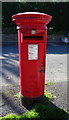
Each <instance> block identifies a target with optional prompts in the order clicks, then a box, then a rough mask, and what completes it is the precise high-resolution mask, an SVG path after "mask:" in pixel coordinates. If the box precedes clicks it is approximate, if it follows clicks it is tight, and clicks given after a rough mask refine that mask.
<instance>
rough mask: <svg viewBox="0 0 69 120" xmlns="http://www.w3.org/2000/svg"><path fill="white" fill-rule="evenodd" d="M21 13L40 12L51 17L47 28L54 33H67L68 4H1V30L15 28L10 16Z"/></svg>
mask: <svg viewBox="0 0 69 120" xmlns="http://www.w3.org/2000/svg"><path fill="white" fill-rule="evenodd" d="M21 12H41V13H46V14H49V15H52V17H53V18H52V21H51V22H50V23H49V24H48V25H47V27H48V28H49V27H53V31H54V32H58V33H59V32H61V31H63V32H68V31H69V23H68V22H69V13H68V12H69V2H3V3H2V28H3V29H5V28H6V27H7V28H9V27H10V28H11V27H14V28H15V27H16V25H15V24H14V23H13V22H12V19H11V16H12V15H14V14H17V13H21Z"/></svg>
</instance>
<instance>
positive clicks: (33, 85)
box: [20, 43, 45, 98]
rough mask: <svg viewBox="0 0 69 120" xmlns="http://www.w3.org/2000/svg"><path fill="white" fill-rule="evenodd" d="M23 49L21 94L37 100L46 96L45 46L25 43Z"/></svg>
mask: <svg viewBox="0 0 69 120" xmlns="http://www.w3.org/2000/svg"><path fill="white" fill-rule="evenodd" d="M21 47H22V48H21V50H22V51H21V56H20V59H21V60H20V61H21V63H20V64H21V67H20V70H21V71H20V74H21V75H20V76H21V82H20V83H21V93H22V95H24V96H25V97H26V96H27V97H31V98H35V97H37V96H40V95H42V94H44V79H45V44H44V43H38V44H37V43H34V44H29V43H23V44H22V46H21Z"/></svg>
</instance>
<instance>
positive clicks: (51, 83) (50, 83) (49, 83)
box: [45, 82, 54, 85]
mask: <svg viewBox="0 0 69 120" xmlns="http://www.w3.org/2000/svg"><path fill="white" fill-rule="evenodd" d="M45 85H54V83H53V82H48V83H45Z"/></svg>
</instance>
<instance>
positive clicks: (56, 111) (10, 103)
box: [2, 87, 69, 120]
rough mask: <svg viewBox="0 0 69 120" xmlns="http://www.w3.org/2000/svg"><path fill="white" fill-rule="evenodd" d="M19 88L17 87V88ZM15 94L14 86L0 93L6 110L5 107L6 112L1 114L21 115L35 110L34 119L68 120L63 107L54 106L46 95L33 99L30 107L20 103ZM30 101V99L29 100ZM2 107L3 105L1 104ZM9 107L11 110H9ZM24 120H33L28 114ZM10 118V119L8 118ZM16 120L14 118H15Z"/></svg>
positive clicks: (68, 116) (68, 115)
mask: <svg viewBox="0 0 69 120" xmlns="http://www.w3.org/2000/svg"><path fill="white" fill-rule="evenodd" d="M18 89H19V88H18ZM15 94H17V88H16V87H14V89H13V88H12V89H10V90H8V91H7V90H6V91H3V93H2V99H3V101H4V104H6V105H7V108H8V110H6V108H3V109H5V111H6V113H4V111H3V114H2V116H5V115H7V114H10V113H15V114H16V115H21V114H24V113H26V112H30V111H33V110H35V112H36V113H38V116H37V117H34V118H35V120H36V119H37V118H38V119H37V120H39V119H42V120H52V119H53V120H68V118H69V114H68V113H67V112H66V111H64V110H63V109H60V108H58V107H57V106H55V105H54V104H53V103H52V102H51V100H50V99H49V98H48V97H47V96H44V97H43V98H42V99H41V100H38V101H37V100H35V101H33V102H32V104H31V107H30V106H29V104H28V106H27V107H25V106H23V105H22V104H21V102H20V99H18V98H17V97H15V96H14V95H15ZM29 103H30V101H29ZM3 107H4V106H3ZM10 109H11V111H10ZM25 117H26V118H25V120H27V119H29V120H33V118H31V115H30V118H29V117H28V116H25ZM21 119H22V115H21ZM9 120H10V119H9ZM15 120H16V119H15Z"/></svg>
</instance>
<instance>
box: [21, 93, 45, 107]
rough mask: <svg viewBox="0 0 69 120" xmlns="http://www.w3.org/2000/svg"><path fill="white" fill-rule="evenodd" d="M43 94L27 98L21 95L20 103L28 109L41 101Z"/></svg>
mask: <svg viewBox="0 0 69 120" xmlns="http://www.w3.org/2000/svg"><path fill="white" fill-rule="evenodd" d="M43 97H44V95H41V96H40V97H37V98H27V97H24V96H23V95H21V104H22V105H23V106H25V107H26V108H27V109H30V108H31V107H32V106H33V105H34V104H35V103H39V102H41V101H42V99H43Z"/></svg>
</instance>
